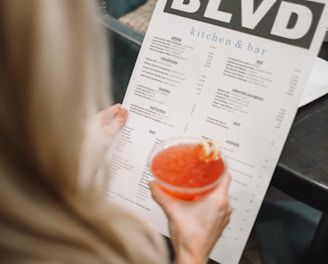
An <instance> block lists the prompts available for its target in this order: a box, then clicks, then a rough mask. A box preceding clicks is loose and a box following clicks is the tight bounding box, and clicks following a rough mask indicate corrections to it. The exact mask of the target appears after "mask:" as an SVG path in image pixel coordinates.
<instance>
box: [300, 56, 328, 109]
mask: <svg viewBox="0 0 328 264" xmlns="http://www.w3.org/2000/svg"><path fill="white" fill-rule="evenodd" d="M327 93H328V62H327V61H325V60H323V59H321V58H316V60H315V62H314V65H313V68H312V70H311V74H310V77H309V80H308V82H307V85H306V86H305V89H304V92H303V94H302V97H301V100H300V103H299V107H302V106H304V105H306V104H308V103H311V102H312V101H314V100H316V99H318V98H320V97H321V96H323V95H325V94H327Z"/></svg>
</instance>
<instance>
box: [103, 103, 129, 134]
mask: <svg viewBox="0 0 328 264" xmlns="http://www.w3.org/2000/svg"><path fill="white" fill-rule="evenodd" d="M97 118H98V119H99V121H100V126H101V127H102V128H104V129H105V130H106V131H107V132H108V133H109V134H110V135H111V136H114V135H115V134H116V133H117V132H118V131H119V130H120V129H121V128H122V127H123V126H124V125H125V122H126V120H127V119H128V110H127V109H126V108H124V107H122V105H121V104H115V105H113V106H111V107H108V108H106V109H105V110H103V111H101V112H99V113H98V114H97Z"/></svg>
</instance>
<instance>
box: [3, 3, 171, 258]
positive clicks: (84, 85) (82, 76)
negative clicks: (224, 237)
mask: <svg viewBox="0 0 328 264" xmlns="http://www.w3.org/2000/svg"><path fill="white" fill-rule="evenodd" d="M97 15H98V13H97V5H96V3H94V2H93V1H91V0H76V1H75V0H46V1H45V0H30V1H27V0H10V1H0V256H1V263H38V262H40V263H44V262H47V261H59V262H66V263H67V262H70V263H115V264H116V263H160V261H163V263H167V262H168V257H167V252H166V248H165V245H164V244H163V241H162V240H161V238H160V237H159V235H157V234H156V233H155V232H154V231H152V230H151V229H150V228H149V227H147V225H145V224H144V223H143V222H142V221H140V220H139V219H138V218H136V217H135V216H133V215H132V214H129V213H128V212H125V211H124V210H122V209H120V208H118V207H116V206H115V205H113V204H111V203H109V202H108V201H107V199H106V197H105V194H104V193H103V192H102V191H101V190H100V188H99V187H98V185H97V179H96V178H95V172H96V170H97V168H98V166H99V165H100V164H101V162H103V160H104V149H105V148H106V146H107V145H106V144H107V143H106V142H108V140H107V141H106V139H105V136H104V135H103V134H102V131H101V130H100V128H99V129H98V128H97V126H96V125H95V124H94V121H95V118H94V115H95V114H96V112H97V111H99V110H101V109H103V108H104V107H108V106H109V105H110V104H111V94H110V91H111V90H110V83H109V81H108V77H107V76H108V75H109V70H108V69H109V67H108V60H109V54H108V52H106V51H107V49H108V48H107V47H108V46H107V45H106V42H105V38H104V32H102V29H101V28H100V27H99V26H98V23H97V22H96V17H97ZM104 142H105V143H104ZM104 179H106V178H104Z"/></svg>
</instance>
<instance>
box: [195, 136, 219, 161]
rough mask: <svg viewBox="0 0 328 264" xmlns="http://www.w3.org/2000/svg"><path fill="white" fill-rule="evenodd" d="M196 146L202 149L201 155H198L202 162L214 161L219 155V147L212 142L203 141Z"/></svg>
mask: <svg viewBox="0 0 328 264" xmlns="http://www.w3.org/2000/svg"><path fill="white" fill-rule="evenodd" d="M198 145H200V146H201V147H202V155H200V158H201V159H202V160H205V161H211V160H216V159H218V158H219V157H220V155H221V153H220V148H219V145H218V143H217V142H215V141H214V140H210V141H203V142H200V143H199V144H198Z"/></svg>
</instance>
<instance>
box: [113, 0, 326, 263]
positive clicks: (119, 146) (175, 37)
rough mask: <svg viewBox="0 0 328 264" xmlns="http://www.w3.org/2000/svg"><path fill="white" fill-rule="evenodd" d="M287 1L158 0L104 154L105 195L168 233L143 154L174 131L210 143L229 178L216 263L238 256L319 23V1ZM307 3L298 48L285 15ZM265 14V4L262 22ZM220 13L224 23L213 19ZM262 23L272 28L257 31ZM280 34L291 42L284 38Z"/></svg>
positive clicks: (318, 37)
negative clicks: (108, 173) (120, 120)
mask: <svg viewBox="0 0 328 264" xmlns="http://www.w3.org/2000/svg"><path fill="white" fill-rule="evenodd" d="M240 2H241V3H246V2H245V1H240ZM274 2H276V4H274ZM294 2H295V3H294ZM294 2H285V1H271V0H265V1H262V4H261V3H260V4H257V5H256V6H255V5H254V6H252V5H251V4H250V3H252V1H247V3H248V4H250V5H251V7H252V10H256V11H254V13H252V12H253V11H251V10H249V8H248V7H245V6H243V5H240V8H241V10H242V11H241V13H240V12H239V13H238V12H237V10H236V9H234V8H236V7H234V6H233V5H234V4H231V3H230V4H229V3H228V1H211V0H210V1H202V2H200V1H195V0H194V1H189V3H190V4H184V2H183V1H172V0H170V1H165V0H158V2H157V5H156V8H155V10H154V14H153V18H152V21H151V23H150V25H149V28H148V31H147V34H146V37H145V39H144V42H143V45H142V48H141V51H140V53H139V57H138V59H137V62H136V65H135V69H134V72H133V74H132V76H131V80H130V83H129V87H128V90H127V93H126V96H125V98H124V102H123V104H124V106H125V107H127V108H128V109H129V119H128V122H127V124H126V126H125V127H124V128H123V129H122V131H121V133H120V134H119V135H118V136H117V138H116V140H115V142H114V144H113V146H112V149H111V150H110V153H109V157H108V161H109V163H110V167H111V170H112V179H111V182H110V186H109V187H108V196H109V198H110V199H111V200H113V201H115V202H117V203H119V204H121V205H122V206H124V207H126V208H128V209H129V210H131V211H133V212H135V213H136V214H138V215H139V216H140V217H141V218H143V219H145V221H147V222H149V224H150V225H152V226H153V227H154V228H155V229H156V230H158V231H159V232H160V233H163V234H165V235H168V230H167V223H166V218H165V216H164V214H163V212H162V211H161V209H160V208H159V207H158V205H157V204H156V203H155V202H153V201H152V199H151V197H150V193H149V189H148V181H149V180H150V179H151V175H150V172H149V170H148V166H147V158H148V154H149V152H150V150H151V149H152V147H153V146H154V145H155V144H157V143H158V142H160V141H161V140H164V139H166V138H170V137H176V136H184V135H190V136H198V137H203V138H208V139H215V140H217V141H218V142H219V143H220V145H221V148H222V151H223V152H224V153H225V155H226V156H227V159H228V165H229V171H230V173H231V175H232V182H231V187H230V193H229V195H230V199H231V203H232V206H233V214H232V219H231V222H230V224H229V225H228V227H227V228H226V230H225V231H224V233H223V235H222V237H221V238H220V239H219V241H218V242H217V244H216V246H215V248H214V249H213V252H212V254H211V258H213V259H214V260H216V261H218V262H220V263H223V264H234V263H238V261H239V258H240V256H241V254H242V251H243V249H244V246H245V244H246V242H247V239H248V236H249V234H250V231H251V229H252V226H253V224H254V221H255V219H256V216H257V213H258V210H259V208H260V206H261V203H262V201H263V197H264V195H265V193H266V190H267V188H268V185H269V183H270V180H271V177H272V174H273V171H274V169H275V166H276V164H277V161H278V159H279V156H280V153H281V150H282V147H283V145H284V142H285V140H286V137H287V134H288V131H289V129H290V126H291V124H292V121H293V119H294V116H295V113H296V111H297V108H298V104H299V100H300V97H301V95H302V92H303V89H304V87H305V84H306V82H307V78H308V76H309V74H310V71H311V66H312V64H313V62H314V59H315V57H316V54H317V52H318V50H319V48H320V45H321V41H322V38H323V35H324V32H325V29H326V26H327V23H328V20H327V18H328V16H327V7H326V6H325V5H324V3H326V4H327V2H324V1H318V3H317V5H315V4H313V3H314V2H313V1H312V2H311V4H309V3H308V2H309V1H294ZM220 3H221V4H222V6H223V7H225V9H222V10H221V11H218V10H217V12H213V10H215V9H213V8H210V7H214V6H216V8H218V7H220V8H221V6H220ZM305 3H306V4H305ZM303 4H304V5H303ZM308 4H309V5H310V6H308ZM270 5H271V6H272V9H270ZM237 6H238V5H237ZM281 6H283V7H284V8H283V9H281V8H280V7H281ZM313 6H315V8H313ZM173 7H174V8H175V9H174V8H173ZM197 7H198V9H197ZM179 8H180V9H179ZM229 8H230V9H229ZM291 8H295V10H294V11H293V12H292V10H291ZM320 8H322V10H321V11H322V12H321V13H320V12H319V11H318V10H320ZM178 9H179V10H178ZM181 9H183V10H185V11H181ZM196 9H197V10H196ZM308 9H309V10H310V11H311V12H312V11H313V10H314V11H315V12H318V14H316V16H315V19H314V22H313V23H312V24H311V25H312V26H311V27H310V28H311V30H309V32H310V31H311V32H310V33H309V34H306V36H307V37H306V38H302V41H300V42H301V44H299V42H297V41H295V34H296V33H295V32H294V31H293V30H292V29H293V28H297V27H298V25H299V24H298V23H299V22H298V21H299V20H297V19H296V18H295V15H292V13H293V14H296V17H298V19H301V18H303V19H305V18H307V19H308V16H309V10H308ZM186 10H188V11H186ZM195 10H196V11H195ZM199 10H201V11H199ZM223 10H224V11H223ZM228 10H229V12H228ZM265 10H267V12H269V10H273V11H270V16H269V17H268V18H267V17H266V16H265V14H269V13H266V12H265ZM281 10H283V11H281ZM286 10H290V15H291V21H293V23H292V24H293V25H294V27H293V26H292V25H290V24H288V27H286V28H285V29H284V28H283V26H282V25H281V23H280V24H279V21H281V20H283V21H285V20H284V19H285V18H284V17H286V16H287V14H288V13H286ZM300 10H301V11H300ZM305 10H307V11H305ZM232 11H236V12H235V13H233V12H232ZM314 11H313V12H314ZM243 12H244V14H243ZM274 12H276V13H277V14H276V16H273V15H272V14H273V13H274ZM281 12H282V13H281ZM303 12H304V14H305V15H303ZM319 13H320V14H319ZM229 14H230V16H229ZM236 14H239V15H240V16H242V19H243V21H244V22H243V24H244V26H245V25H247V27H248V28H247V30H245V29H241V27H240V26H238V25H239V24H238V21H239V23H241V22H240V21H241V20H242V19H239V20H238V19H236V18H234V17H236V16H237V15H236ZM245 14H247V16H246V15H245ZM282 14H283V16H282ZM250 15H251V16H250ZM261 16H263V18H261ZM281 16H282V17H281ZM229 17H230V19H231V21H232V22H231V23H228V22H222V21H223V20H225V21H226V20H229ZM275 17H278V18H280V20H279V19H278V20H277V19H274V18H275ZM292 17H293V18H292ZM214 18H216V19H214ZM319 18H320V19H319ZM261 21H265V22H266V24H268V23H269V22H270V23H271V24H270V25H271V26H272V30H271V29H268V28H264V29H263V30H259V28H258V27H260V26H261ZM277 21H278V22H277ZM285 22H286V21H285ZM287 22H288V21H287ZM287 22H286V23H287ZM290 23H291V22H290ZM282 24H283V23H282ZM224 25H229V26H227V27H225V26H224ZM257 25H258V27H256V26H257ZM302 25H303V27H301V28H300V29H298V31H297V32H298V33H297V34H301V33H302V32H303V28H304V27H305V24H304V23H303V24H302ZM286 26H287V24H286ZM252 27H253V28H254V30H250V28H252ZM273 29H274V30H273ZM279 29H280V31H281V32H283V33H281V34H280V33H279V32H280V31H279ZM316 29H317V30H316ZM270 30H271V31H270ZM272 31H273V32H275V35H273V36H271V35H270V32H272ZM300 32H301V33H300ZM261 34H262V35H261ZM288 34H293V38H294V40H293V41H290V39H288V38H287V40H286V35H288ZM303 34H305V33H304V32H303ZM263 35H264V36H263ZM282 35H283V36H285V38H284V37H282Z"/></svg>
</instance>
